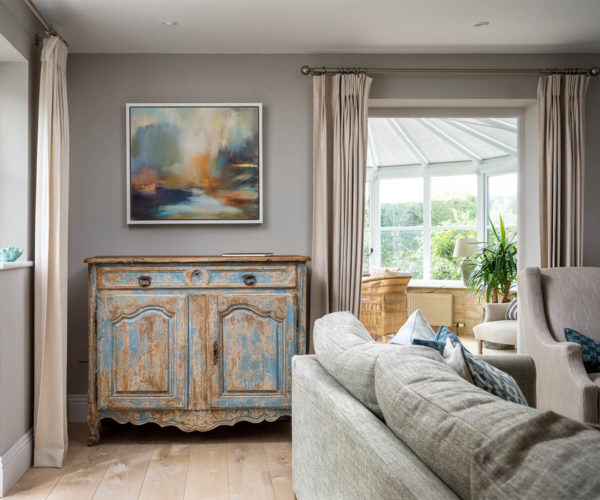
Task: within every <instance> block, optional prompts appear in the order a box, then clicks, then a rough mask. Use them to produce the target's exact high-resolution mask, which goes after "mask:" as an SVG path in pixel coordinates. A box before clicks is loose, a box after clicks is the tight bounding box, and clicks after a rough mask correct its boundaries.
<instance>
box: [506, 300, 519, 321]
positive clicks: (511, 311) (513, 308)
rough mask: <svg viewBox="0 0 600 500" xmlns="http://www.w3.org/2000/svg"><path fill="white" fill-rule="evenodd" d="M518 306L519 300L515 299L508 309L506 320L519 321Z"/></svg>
mask: <svg viewBox="0 0 600 500" xmlns="http://www.w3.org/2000/svg"><path fill="white" fill-rule="evenodd" d="M517 306H518V299H513V301H512V302H511V303H510V304H509V306H508V309H506V314H505V316H504V317H505V318H506V319H512V320H514V321H516V320H517Z"/></svg>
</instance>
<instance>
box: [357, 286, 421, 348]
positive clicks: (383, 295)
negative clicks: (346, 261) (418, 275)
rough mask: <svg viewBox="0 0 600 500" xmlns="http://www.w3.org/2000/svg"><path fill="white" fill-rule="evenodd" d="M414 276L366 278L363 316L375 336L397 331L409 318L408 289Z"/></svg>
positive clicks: (363, 295) (363, 320)
mask: <svg viewBox="0 0 600 500" xmlns="http://www.w3.org/2000/svg"><path fill="white" fill-rule="evenodd" d="M411 278H412V276H411V275H404V276H385V277H378V278H363V281H362V288H361V289H362V298H361V304H360V320H361V321H362V323H363V325H365V328H366V329H367V330H368V331H369V333H370V334H371V335H372V336H373V337H375V338H377V337H381V336H384V335H389V334H392V333H396V332H397V331H398V329H399V328H400V327H401V326H402V325H403V324H404V323H405V322H406V319H407V307H406V301H407V298H406V290H407V288H408V282H409V281H410V279H411ZM384 340H385V338H384Z"/></svg>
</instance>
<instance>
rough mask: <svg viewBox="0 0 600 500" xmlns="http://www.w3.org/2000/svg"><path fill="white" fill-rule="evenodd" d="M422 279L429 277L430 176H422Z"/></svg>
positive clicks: (428, 278)
mask: <svg viewBox="0 0 600 500" xmlns="http://www.w3.org/2000/svg"><path fill="white" fill-rule="evenodd" d="M423 279H425V280H430V279H431V177H425V178H423Z"/></svg>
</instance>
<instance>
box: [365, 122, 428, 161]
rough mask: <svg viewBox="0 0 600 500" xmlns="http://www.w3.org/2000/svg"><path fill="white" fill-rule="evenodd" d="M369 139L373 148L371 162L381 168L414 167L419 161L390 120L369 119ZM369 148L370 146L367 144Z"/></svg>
mask: <svg viewBox="0 0 600 500" xmlns="http://www.w3.org/2000/svg"><path fill="white" fill-rule="evenodd" d="M369 129H370V139H371V141H370V142H372V143H373V146H374V148H375V154H374V155H371V158H372V161H377V164H378V165H379V166H382V167H389V166H393V165H416V164H419V159H418V158H417V157H416V156H415V155H414V154H413V153H412V151H411V150H410V148H409V146H408V145H407V143H406V141H404V140H403V138H402V136H401V134H400V133H399V132H398V130H397V128H396V127H395V125H394V122H393V120H392V119H390V118H370V119H369ZM369 146H371V144H369Z"/></svg>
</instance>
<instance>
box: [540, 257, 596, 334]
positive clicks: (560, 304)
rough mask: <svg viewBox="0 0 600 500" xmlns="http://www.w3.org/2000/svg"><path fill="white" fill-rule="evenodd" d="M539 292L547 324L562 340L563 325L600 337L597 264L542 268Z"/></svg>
mask: <svg viewBox="0 0 600 500" xmlns="http://www.w3.org/2000/svg"><path fill="white" fill-rule="evenodd" d="M540 275H541V281H542V294H543V296H544V309H545V312H546V321H547V323H548V328H549V329H550V332H551V333H552V335H553V336H554V338H555V339H556V340H558V341H559V342H564V341H565V334H564V329H565V328H572V329H573V330H576V331H578V332H579V333H581V334H582V335H585V336H586V337H590V338H592V339H594V340H600V328H598V325H600V308H599V307H598V302H599V301H600V267H561V268H553V269H542V270H541V271H540Z"/></svg>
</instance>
